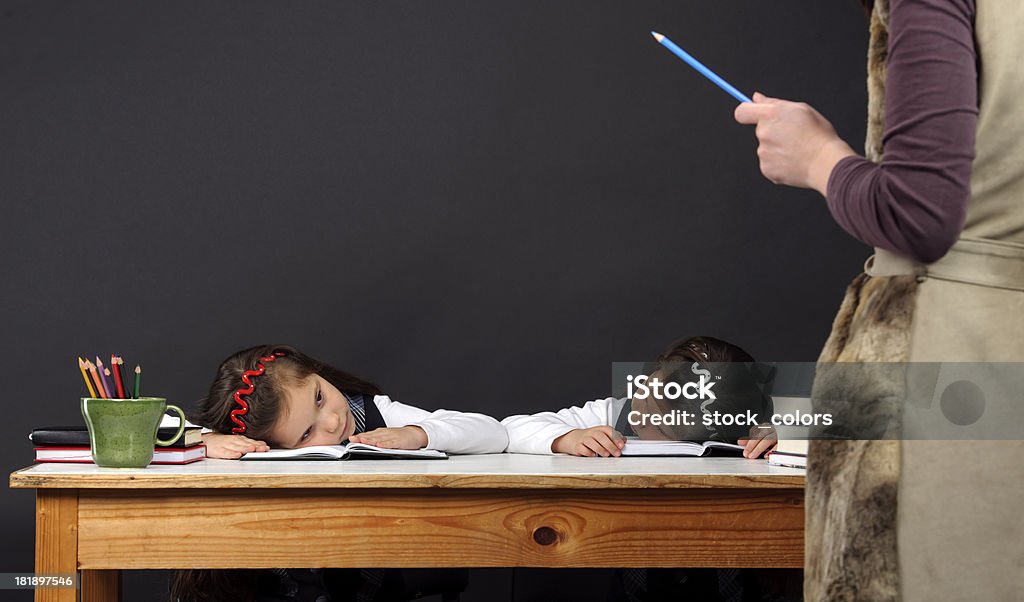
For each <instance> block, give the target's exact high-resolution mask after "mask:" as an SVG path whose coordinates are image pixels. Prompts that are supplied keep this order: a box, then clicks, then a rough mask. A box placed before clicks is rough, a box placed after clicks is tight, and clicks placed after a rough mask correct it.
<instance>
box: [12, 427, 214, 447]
mask: <svg viewBox="0 0 1024 602" xmlns="http://www.w3.org/2000/svg"><path fill="white" fill-rule="evenodd" d="M201 431H202V429H201V428H199V427H197V426H196V427H185V432H183V433H182V434H181V437H178V438H177V439H176V440H175V441H174V443H173V444H171V445H169V446H167V447H171V448H179V449H181V448H185V447H192V446H193V445H198V444H200V443H202V442H203V438H202V436H201ZM176 432H178V427H176V426H170V427H167V426H165V427H160V429H158V430H157V436H159V437H160V438H161V439H164V440H167V439H169V438H171V437H173V436H174V433H176ZM28 438H29V440H30V441H31V442H32V445H33V446H34V447H82V446H84V447H89V429H87V428H86V427H84V426H44V427H42V428H37V429H32V433H31V434H30V435H29V436H28Z"/></svg>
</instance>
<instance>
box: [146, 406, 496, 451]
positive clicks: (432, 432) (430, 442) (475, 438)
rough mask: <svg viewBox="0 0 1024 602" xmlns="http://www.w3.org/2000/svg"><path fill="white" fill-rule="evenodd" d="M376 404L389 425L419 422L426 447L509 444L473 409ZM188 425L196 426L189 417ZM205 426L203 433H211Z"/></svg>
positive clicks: (471, 448)
mask: <svg viewBox="0 0 1024 602" xmlns="http://www.w3.org/2000/svg"><path fill="white" fill-rule="evenodd" d="M373 405H375V406H377V410H378V411H380V416H381V418H383V419H384V424H386V425H388V427H393V428H398V427H402V426H418V427H420V428H421V429H423V432H424V433H426V434H427V445H426V449H436V450H438V451H443V452H448V453H452V454H500V453H501V452H503V451H505V447H506V446H507V445H508V433H506V432H505V427H504V426H502V425H501V423H500V422H498V421H497V420H495V419H494V418H491V417H490V416H485V415H483V414H475V413H473V412H455V411H452V410H435V411H433V412H428V411H426V410H422V409H420V408H416V407H413V406H410V405H406V404H404V403H401V402H398V401H392V400H391V398H390V397H388V396H387V395H374V396H373ZM164 418H165V420H164V421H163V422H162V423H161V425H160V426H174V427H176V426H178V419H177V418H172V417H170V416H164ZM186 425H190V426H195V425H193V424H191V423H189V422H187V421H186ZM211 432H213V431H212V430H211V429H208V428H204V429H203V430H202V433H204V434H205V433H211Z"/></svg>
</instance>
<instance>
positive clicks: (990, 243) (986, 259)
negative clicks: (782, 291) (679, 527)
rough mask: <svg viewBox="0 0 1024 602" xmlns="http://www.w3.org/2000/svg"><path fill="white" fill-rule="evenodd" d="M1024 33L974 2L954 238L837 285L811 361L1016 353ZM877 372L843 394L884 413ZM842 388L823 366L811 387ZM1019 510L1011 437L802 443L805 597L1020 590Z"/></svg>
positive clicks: (878, 63) (1018, 596)
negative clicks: (973, 109) (833, 312)
mask: <svg viewBox="0 0 1024 602" xmlns="http://www.w3.org/2000/svg"><path fill="white" fill-rule="evenodd" d="M887 5H888V2H886V1H878V2H876V7H875V12H874V14H873V15H872V26H871V44H870V46H869V56H868V59H869V60H868V89H869V121H868V140H867V156H868V157H869V158H870V159H872V160H875V161H878V160H880V158H881V150H882V148H881V140H882V131H883V129H884V119H883V117H884V111H883V105H884V91H885V90H884V82H885V56H886V47H887V28H888V10H887ZM1022 32H1024V2H1020V1H1019V0H977V19H976V21H975V39H976V45H977V49H978V52H979V64H980V81H979V99H980V100H979V108H980V114H979V122H978V132H977V142H976V158H975V161H974V165H973V170H972V181H971V194H972V198H971V201H970V204H969V206H968V214H967V219H966V223H965V226H964V229H963V233H962V236H961V240H960V241H959V242H958V243H957V244H956V245H955V246H954V247H953V249H952V250H951V251H950V253H949V254H948V255H946V256H945V257H943V258H942V259H941V260H939V261H937V262H935V263H934V264H931V265H927V266H924V265H920V264H916V263H914V262H913V261H910V260H908V259H907V258H904V257H899V256H897V255H894V254H892V253H888V252H886V251H881V250H876V254H875V256H874V257H873V258H872V259H871V260H869V262H868V264H867V265H866V266H865V273H864V274H861V275H860V276H858V277H857V278H856V279H855V280H854V282H853V283H852V284H851V285H850V287H849V289H848V290H847V294H846V297H845V298H844V300H843V303H842V305H841V306H840V309H839V312H838V314H837V316H836V319H835V323H834V324H833V330H832V333H831V334H830V336H829V340H828V341H827V342H826V344H825V348H824V349H823V351H822V354H821V358H820V361H822V362H851V361H852V362H902V361H917V362H929V361H934V362H939V361H942V362H958V361H970V362H985V361H1002V362H1012V361H1019V362H1024V111H1022V110H1021V109H1020V107H1019V105H1020V102H1021V101H1020V99H1021V98H1024V69H1020V68H1019V67H1018V65H1017V63H1018V61H1019V56H1020V51H1019V46H1020V45H1021V44H1022V43H1024V33H1022ZM890 377H891V375H889V374H880V375H879V378H878V383H877V386H875V387H867V388H868V389H873V390H872V391H871V392H870V393H861V394H860V395H858V392H856V391H840V392H841V393H843V394H847V395H848V396H849V397H853V398H854V399H855V400H856V401H857V402H858V403H863V404H864V406H865V407H867V408H871V409H870V412H874V414H875V415H878V416H883V417H884V416H888V415H891V414H892V413H893V412H897V411H898V410H897V409H895V406H896V405H898V404H895V403H891V402H892V401H893V400H898V399H900V396H901V394H902V393H903V391H902V388H901V387H902V386H903V384H904V383H901V382H899V379H896V378H890ZM841 387H842V385H841V384H839V383H837V382H836V381H835V380H830V378H829V375H828V373H827V371H826V372H824V373H823V374H819V378H818V379H817V380H816V382H815V393H814V394H815V396H821V395H823V396H826V397H827V396H828V395H829V394H830V393H835V392H836V390H837V389H841ZM880 391H881V392H880ZM1022 403H1024V402H1022ZM890 406H892V407H890ZM870 412H869V414H870ZM897 502H898V503H897ZM1022 508H1024V443H1022V442H1021V441H971V442H965V441H905V442H899V441H844V442H825V441H813V442H812V443H811V450H810V454H809V465H808V485H807V542H806V543H807V557H806V568H807V571H806V576H805V588H804V593H805V598H806V599H807V600H808V601H811V602H816V601H824V600H828V601H830V602H831V601H834V600H871V601H881V600H899V599H902V600H907V601H915V600H928V601H929V602H931V601H942V600H973V599H977V600H986V601H988V600H1024V544H1022V543H1021V542H1022V541H1024V510H1022Z"/></svg>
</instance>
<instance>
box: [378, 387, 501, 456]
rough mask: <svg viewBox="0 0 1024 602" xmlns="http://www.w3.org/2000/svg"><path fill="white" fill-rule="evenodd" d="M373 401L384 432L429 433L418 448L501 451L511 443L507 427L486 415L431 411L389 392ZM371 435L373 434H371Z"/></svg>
mask: <svg viewBox="0 0 1024 602" xmlns="http://www.w3.org/2000/svg"><path fill="white" fill-rule="evenodd" d="M373 402H374V403H375V404H376V405H377V409H379V410H380V414H381V416H382V417H383V418H384V422H385V423H386V424H387V425H388V427H389V428H387V429H378V431H375V433H376V432H380V431H411V432H414V431H418V430H422V431H423V433H424V434H426V441H425V442H424V444H423V445H420V446H418V447H426V448H429V449H436V450H438V451H443V452H449V453H453V454H498V453H501V452H503V451H505V447H506V446H507V445H508V434H507V433H506V432H505V427H503V426H502V425H501V423H499V422H498V421H497V420H495V419H494V418H491V417H490V416H485V415H483V414H476V413H472V412H454V411H452V410H437V411H434V412H428V411H426V410H423V409H420V408H416V407H413V406H410V405H406V404H404V403H399V402H397V401H391V398H390V397H388V396H386V395H377V396H376V397H374V399H373ZM401 427H413V428H412V429H407V428H401ZM367 435H371V434H370V433H367Z"/></svg>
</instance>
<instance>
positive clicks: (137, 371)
mask: <svg viewBox="0 0 1024 602" xmlns="http://www.w3.org/2000/svg"><path fill="white" fill-rule="evenodd" d="M135 373H136V374H142V366H135Z"/></svg>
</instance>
